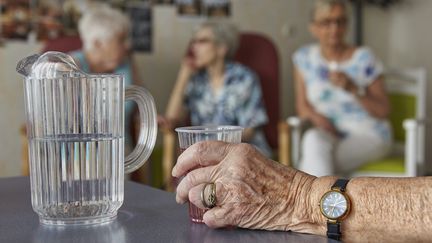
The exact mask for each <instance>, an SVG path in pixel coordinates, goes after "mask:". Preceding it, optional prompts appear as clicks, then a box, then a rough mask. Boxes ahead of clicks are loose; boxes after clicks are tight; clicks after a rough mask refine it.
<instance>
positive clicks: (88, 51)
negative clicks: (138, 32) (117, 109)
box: [71, 5, 139, 148]
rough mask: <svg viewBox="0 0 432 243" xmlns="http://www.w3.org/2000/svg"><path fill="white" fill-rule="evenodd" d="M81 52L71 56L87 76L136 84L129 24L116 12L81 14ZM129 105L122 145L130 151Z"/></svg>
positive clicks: (97, 9) (101, 10)
mask: <svg viewBox="0 0 432 243" xmlns="http://www.w3.org/2000/svg"><path fill="white" fill-rule="evenodd" d="M78 27H79V33H80V37H81V40H82V41H83V50H82V51H76V52H73V53H71V54H72V56H73V57H74V59H75V61H76V62H77V64H78V65H79V66H80V68H81V69H82V70H83V71H84V72H87V73H115V74H122V75H124V84H125V86H128V85H131V84H133V83H139V81H138V80H137V78H138V77H137V74H136V72H135V69H134V68H133V64H132V59H131V58H130V40H129V30H130V21H129V19H128V17H127V16H125V15H124V14H123V13H121V12H120V11H119V10H116V9H113V8H111V7H109V6H106V5H97V6H94V7H93V8H92V9H90V10H88V11H87V12H85V13H84V15H83V16H82V18H81V19H80V21H79V26H78ZM132 113H133V104H132V103H128V104H127V105H126V110H125V125H126V138H125V139H126V143H127V144H128V146H127V147H126V148H130V147H131V146H130V145H131V143H132V141H131V140H132V138H131V129H130V128H129V126H131V120H132Z"/></svg>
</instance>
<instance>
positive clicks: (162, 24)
mask: <svg viewBox="0 0 432 243" xmlns="http://www.w3.org/2000/svg"><path fill="white" fill-rule="evenodd" d="M91 2H94V1H80V0H76V1H73V0H45V1H43V0H38V1H31V0H30V1H24V0H14V1H12V0H10V1H8V0H0V14H1V16H0V26H1V27H0V36H1V37H0V176H2V177H6V176H17V175H21V167H22V163H21V161H22V155H23V150H22V142H21V138H20V129H21V127H22V125H23V124H24V123H25V119H24V99H23V87H22V79H21V77H20V76H19V75H18V74H17V73H16V71H15V66H16V63H17V62H18V60H20V59H21V58H23V57H25V56H28V55H30V54H33V53H38V52H40V51H41V49H42V48H43V47H44V45H45V44H46V43H47V42H49V41H50V40H53V39H57V38H59V37H63V36H74V35H77V29H76V28H77V21H78V19H79V17H80V16H81V14H82V11H84V10H85V9H86V6H88V4H91ZM104 2H107V3H109V4H111V5H112V6H114V7H116V8H119V9H121V10H122V11H124V12H125V13H127V14H128V15H129V16H130V17H131V20H132V24H133V27H132V46H133V50H134V54H133V59H134V61H135V63H136V65H137V67H138V68H137V70H138V72H139V76H140V77H141V80H142V81H143V84H142V85H143V86H145V87H146V88H147V89H149V90H150V92H151V93H152V94H153V96H154V98H155V100H156V104H157V109H158V112H159V113H164V112H165V107H166V106H167V103H168V100H169V96H170V92H171V90H172V87H173V85H174V83H175V79H176V76H177V72H178V69H179V64H180V61H181V59H182V57H183V56H184V54H185V49H186V48H187V45H188V42H189V40H190V37H191V35H192V33H193V29H194V27H195V26H197V25H198V24H199V23H201V22H203V21H205V20H207V19H209V18H223V19H227V20H229V21H231V22H233V23H235V24H236V25H237V26H238V27H239V29H240V30H241V31H246V32H257V33H260V34H263V35H265V36H267V37H268V38H269V39H271V41H272V42H273V43H274V44H275V46H276V49H277V53H278V57H279V70H280V73H279V77H280V78H279V79H280V89H279V92H280V93H279V95H280V118H281V119H283V118H286V117H288V116H291V115H293V114H294V113H295V110H294V91H293V89H294V88H293V78H292V75H293V74H292V66H293V64H292V61H291V57H292V54H293V52H294V51H295V50H296V49H298V48H299V47H300V46H302V45H305V44H307V43H310V42H312V41H313V40H312V36H311V35H310V33H309V31H308V24H309V21H310V12H311V8H312V5H313V1H312V0H265V1H264V0H231V1H214V2H216V3H212V1H211V0H210V1H192V0H191V1H186V0H185V1H181V0H179V1H174V0H172V1H169V0H168V1H162V0H159V1H126V0H123V1H121V0H116V1H114V0H112V1H104ZM360 2H361V3H360ZM356 4H358V5H356ZM352 5H353V10H352V11H353V14H354V16H356V18H354V17H353V19H352V21H350V25H352V28H350V30H351V33H350V34H349V42H351V43H359V44H364V45H367V46H369V47H371V48H372V50H373V51H374V52H375V54H376V55H377V56H378V57H380V59H381V60H382V61H383V63H384V64H385V66H389V67H424V68H425V69H426V70H427V73H428V77H427V78H428V80H430V79H431V78H432V77H431V74H432V55H431V54H432V32H431V31H430V26H429V23H430V20H431V13H432V1H430V0H404V1H357V3H356V1H354V3H353V4H352ZM360 5H361V7H360V8H359V6H360ZM356 6H357V8H356ZM431 97H432V85H430V83H429V82H428V86H427V104H431V102H432V98H431ZM431 115H432V105H428V106H427V117H428V118H430V117H431ZM426 133H427V135H426V144H427V147H426V150H425V151H426V152H425V153H426V161H429V164H428V165H427V171H428V172H429V173H430V172H431V167H432V151H431V149H428V148H431V146H430V145H431V144H432V131H431V129H427V131H426Z"/></svg>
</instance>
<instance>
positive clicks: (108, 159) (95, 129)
mask: <svg viewBox="0 0 432 243" xmlns="http://www.w3.org/2000/svg"><path fill="white" fill-rule="evenodd" d="M17 71H18V72H20V73H21V74H23V75H24V76H25V79H24V89H25V105H26V118H27V137H28V139H29V158H30V180H31V199H32V206H33V209H34V211H35V212H36V213H37V214H38V215H39V218H40V222H42V223H44V224H54V225H68V224H98V223H104V222H109V221H111V220H113V219H115V217H116V215H117V210H118V209H119V208H120V206H121V205H122V203H123V182H124V173H125V172H126V173H128V172H132V171H134V170H136V169H137V168H139V167H140V166H141V165H142V164H143V163H144V162H145V161H146V160H147V159H148V157H149V155H150V153H151V151H152V150H153V147H154V144H155V141H156V134H157V122H156V109H155V105H154V101H153V98H152V96H151V95H150V94H149V93H148V92H147V91H146V90H145V89H144V88H141V87H137V86H132V87H128V88H126V90H125V89H124V82H123V76H121V75H114V74H101V75H99V74H97V75H91V74H86V73H83V72H82V71H81V70H79V69H78V68H77V66H76V64H75V63H74V61H73V59H72V58H71V57H70V56H68V55H66V54H63V53H60V52H47V53H45V54H43V55H41V56H38V55H34V56H30V57H28V58H25V59H23V60H22V61H21V62H20V63H18V66H17ZM125 97H126V100H133V101H135V102H136V103H137V104H138V109H139V113H140V119H141V124H140V125H141V127H140V134H139V139H138V143H137V146H136V148H135V149H134V150H133V151H132V153H131V154H130V155H128V157H126V159H124V105H125V104H124V103H125V102H124V101H125Z"/></svg>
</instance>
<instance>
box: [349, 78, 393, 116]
mask: <svg viewBox="0 0 432 243" xmlns="http://www.w3.org/2000/svg"><path fill="white" fill-rule="evenodd" d="M357 89H358V88H357ZM357 89H356V90H354V91H351V92H354V93H355V94H358V90H357ZM357 98H358V100H359V101H360V103H361V104H362V105H363V107H364V108H365V109H366V110H367V111H368V112H369V113H370V114H371V115H372V116H375V117H377V118H382V119H385V118H387V117H388V115H389V113H390V102H389V100H388V96H387V92H386V90H385V85H384V79H383V78H382V77H380V78H378V79H377V80H375V81H374V82H373V83H372V84H371V85H369V86H368V87H367V89H366V93H365V95H364V96H359V95H357Z"/></svg>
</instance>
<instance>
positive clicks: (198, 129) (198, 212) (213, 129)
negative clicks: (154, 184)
mask: <svg viewBox="0 0 432 243" xmlns="http://www.w3.org/2000/svg"><path fill="white" fill-rule="evenodd" d="M175 130H176V132H177V133H178V137H179V145H180V151H179V155H180V154H181V153H183V151H185V150H186V149H187V148H188V147H189V146H191V145H192V144H194V143H197V142H201V141H211V140H218V141H224V142H228V143H241V137H242V132H243V128H242V127H239V126H224V125H221V126H217V125H209V126H191V127H180V128H176V129H175ZM205 212H206V210H203V209H200V208H198V207H196V206H195V205H193V204H192V203H189V217H190V219H191V221H192V222H195V223H202V222H203V215H204V213H205Z"/></svg>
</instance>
